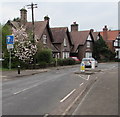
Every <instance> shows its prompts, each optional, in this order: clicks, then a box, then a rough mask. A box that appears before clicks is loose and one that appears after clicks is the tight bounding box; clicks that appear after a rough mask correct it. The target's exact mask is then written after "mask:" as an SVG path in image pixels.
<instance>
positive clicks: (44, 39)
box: [42, 35, 47, 44]
mask: <svg viewBox="0 0 120 117" xmlns="http://www.w3.org/2000/svg"><path fill="white" fill-rule="evenodd" d="M42 37H43V44H47V35H43V36H42Z"/></svg>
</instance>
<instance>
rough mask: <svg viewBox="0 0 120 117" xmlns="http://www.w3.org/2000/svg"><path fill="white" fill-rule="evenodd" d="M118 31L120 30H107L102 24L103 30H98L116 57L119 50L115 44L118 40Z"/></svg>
mask: <svg viewBox="0 0 120 117" xmlns="http://www.w3.org/2000/svg"><path fill="white" fill-rule="evenodd" d="M119 32H120V30H108V28H107V26H106V25H105V26H104V28H103V31H102V32H100V34H101V36H102V37H103V39H104V40H105V42H106V44H107V45H108V47H109V49H110V50H111V51H113V52H115V53H116V57H117V56H118V53H119V51H120V49H119V45H118V44H117V43H118V42H119V41H118V35H119Z"/></svg>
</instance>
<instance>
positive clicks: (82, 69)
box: [80, 62, 85, 72]
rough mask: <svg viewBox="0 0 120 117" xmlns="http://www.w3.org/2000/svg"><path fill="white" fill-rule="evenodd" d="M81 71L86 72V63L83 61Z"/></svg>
mask: <svg viewBox="0 0 120 117" xmlns="http://www.w3.org/2000/svg"><path fill="white" fill-rule="evenodd" d="M80 71H81V72H85V64H84V63H83V62H82V63H81V64H80Z"/></svg>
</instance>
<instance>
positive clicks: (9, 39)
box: [6, 35, 14, 44]
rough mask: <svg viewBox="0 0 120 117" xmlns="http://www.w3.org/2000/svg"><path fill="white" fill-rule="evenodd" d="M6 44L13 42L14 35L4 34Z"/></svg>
mask: <svg viewBox="0 0 120 117" xmlns="http://www.w3.org/2000/svg"><path fill="white" fill-rule="evenodd" d="M6 44H14V36H13V35H8V36H6Z"/></svg>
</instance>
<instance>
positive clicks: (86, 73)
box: [74, 68, 101, 75]
mask: <svg viewBox="0 0 120 117" xmlns="http://www.w3.org/2000/svg"><path fill="white" fill-rule="evenodd" d="M100 71H101V70H100V69H91V68H85V71H84V72H83V71H81V70H80V71H77V72H74V73H75V74H84V75H92V74H95V73H96V72H100Z"/></svg>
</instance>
